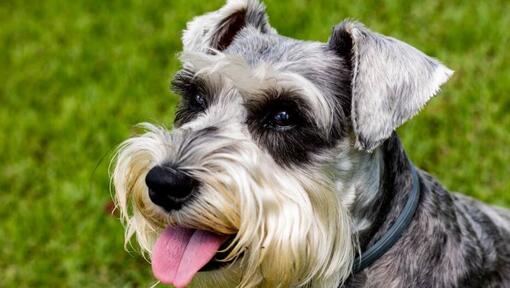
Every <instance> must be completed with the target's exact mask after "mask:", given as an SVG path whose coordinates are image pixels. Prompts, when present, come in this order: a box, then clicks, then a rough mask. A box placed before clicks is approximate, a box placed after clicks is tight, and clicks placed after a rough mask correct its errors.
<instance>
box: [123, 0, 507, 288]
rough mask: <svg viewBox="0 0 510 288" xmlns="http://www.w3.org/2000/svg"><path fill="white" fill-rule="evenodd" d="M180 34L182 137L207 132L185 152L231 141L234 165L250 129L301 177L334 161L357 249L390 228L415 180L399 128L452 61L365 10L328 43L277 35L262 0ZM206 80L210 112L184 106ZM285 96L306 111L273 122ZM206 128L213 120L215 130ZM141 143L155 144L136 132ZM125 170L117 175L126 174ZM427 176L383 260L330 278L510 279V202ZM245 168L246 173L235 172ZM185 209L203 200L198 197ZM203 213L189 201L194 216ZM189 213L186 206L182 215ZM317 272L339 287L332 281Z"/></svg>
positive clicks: (224, 150) (425, 282)
mask: <svg viewBox="0 0 510 288" xmlns="http://www.w3.org/2000/svg"><path fill="white" fill-rule="evenodd" d="M183 46H184V49H183V50H184V53H183V56H182V60H183V68H184V69H183V71H181V72H179V73H178V74H177V75H176V77H175V79H174V84H176V86H177V87H178V90H179V92H180V93H181V94H184V97H183V98H185V101H183V104H182V105H181V108H180V111H179V112H178V114H177V115H178V116H177V118H178V119H176V124H177V127H176V130H178V131H181V133H182V131H183V130H184V131H186V133H188V134H186V133H184V134H182V135H181V134H179V135H181V136H180V137H188V136H186V135H196V136H194V137H190V138H189V139H192V140H193V141H191V140H189V141H188V142H190V141H191V142H193V143H191V142H190V143H191V144H190V143H188V142H186V141H184V140H182V142H183V143H184V142H186V143H188V144H186V145H183V144H179V143H173V144H174V145H177V146H179V147H177V148H176V149H177V150H176V151H181V150H182V151H185V152H186V153H187V154H186V155H187V159H194V160H193V161H192V162H193V165H188V166H189V167H188V168H189V169H190V170H193V169H199V168H200V166H201V165H202V166H203V165H204V164H203V163H202V162H203V161H202V162H201V161H200V160H196V159H195V158H197V159H199V158H200V157H195V158H194V157H193V156H194V155H195V154H196V155H201V156H202V158H207V157H211V156H214V154H215V153H218V154H220V153H221V154H222V155H223V156H225V155H227V154H229V153H230V154H232V155H234V156H233V157H232V159H230V158H229V161H231V162H232V164H231V165H239V163H238V162H236V161H240V160H238V159H236V158H240V156H239V155H243V154H242V153H241V152H243V149H246V148H243V147H244V146H242V145H241V143H246V142H249V144H250V145H251V146H249V147H251V149H252V150H250V151H257V153H258V154H261V155H262V156H265V155H266V154H268V155H270V157H271V158H272V159H271V160H274V163H276V164H275V165H274V166H272V167H274V169H275V170H276V169H278V171H280V169H281V170H283V171H285V173H286V174H285V175H288V177H295V179H298V180H299V179H302V178H303V179H306V178H307V177H310V175H315V174H314V173H320V174H321V175H322V174H325V175H327V177H329V179H328V180H330V181H331V183H333V184H334V185H335V188H332V189H331V190H332V191H330V190H328V191H327V193H330V194H331V193H333V194H331V195H335V196H336V194H334V193H337V194H338V195H339V197H338V198H339V199H341V201H342V205H343V206H345V207H347V208H348V211H349V216H350V217H351V219H350V221H349V225H346V226H350V225H352V229H351V231H352V234H353V235H352V239H355V240H357V244H358V245H359V246H358V248H359V250H360V251H363V250H365V249H366V248H367V247H369V246H370V245H372V244H373V243H375V242H376V241H377V240H378V239H379V238H380V237H381V236H382V235H383V234H384V233H385V232H386V231H387V230H388V228H389V227H390V226H391V225H392V223H393V222H394V220H395V219H396V218H397V217H398V215H399V213H400V211H401V209H402V207H403V206H404V203H405V202H406V200H407V195H408V191H409V190H410V186H411V174H410V167H409V163H410V162H409V160H408V159H407V156H406V154H405V152H404V151H403V148H402V145H401V144H400V141H399V139H398V137H397V135H396V134H395V133H394V130H395V129H396V128H397V127H398V126H400V125H401V124H402V123H404V122H405V121H407V120H409V119H410V118H412V117H413V116H414V115H415V114H417V113H418V112H419V110H420V109H421V108H422V107H423V106H424V105H425V104H426V102H427V101H429V99H430V98H431V97H432V96H434V95H435V94H436V93H437V91H438V90H439V87H440V86H441V85H442V84H443V83H444V82H445V81H446V80H447V79H448V77H449V76H450V75H451V74H452V71H451V70H450V69H448V68H447V67H445V66H443V65H442V64H441V63H439V62H438V61H437V60H434V59H432V58H431V57H429V56H427V55H425V54H424V53H422V52H420V51H418V50H417V49H415V48H413V47H412V46H410V45H408V44H406V43H403V42H401V41H399V40H396V39H393V38H390V37H387V36H383V35H380V34H377V33H374V32H371V31H370V30H368V29H367V28H365V27H364V26H363V25H362V24H359V23H356V22H350V21H347V22H343V23H342V24H340V25H338V26H336V27H335V28H334V30H333V33H332V35H331V37H330V39H329V41H328V43H318V42H310V41H300V40H295V39H291V38H288V37H285V36H281V35H278V34H277V33H276V30H274V29H273V28H271V27H270V26H269V23H268V20H267V16H266V15H265V12H264V6H263V5H262V4H260V3H258V2H257V1H254V0H230V1H228V4H227V5H226V6H225V7H223V8H221V9H220V10H218V11H215V12H211V13H208V14H206V15H203V16H200V17H197V18H195V19H194V20H193V21H192V22H191V23H189V24H188V27H187V30H185V31H184V35H183ZM289 79H290V80H292V81H290V80H289ZM192 82H195V83H192ZM196 83H199V85H198V86H200V87H201V88H199V89H198V90H199V91H202V92H203V91H206V92H203V94H206V95H203V96H204V97H205V99H206V100H207V101H208V103H209V104H208V106H207V107H204V110H203V111H200V112H193V111H187V110H190V109H187V107H186V101H188V102H189V101H190V100H189V99H187V100H186V97H188V98H190V96H195V95H194V94H193V93H195V92H196V91H194V92H193V93H191V94H192V95H186V94H187V93H188V92H187V91H186V90H187V89H189V87H190V86H193V85H194V84H196ZM282 98H285V99H287V100H288V101H294V102H295V103H298V104H299V107H297V108H299V111H298V114H299V115H297V116H300V117H301V118H303V122H304V123H306V124H302V127H301V126H300V127H299V129H293V130H288V131H286V132H281V131H280V132H274V131H269V130H267V129H266V128H265V126H263V125H261V124H260V122H261V118H263V117H261V115H259V114H260V113H261V111H262V112H265V109H266V108H265V106H264V105H266V104H267V103H271V102H272V101H273V102H274V101H278V100H279V99H282ZM188 108H189V107H188ZM293 112H295V111H293ZM262 114H263V113H262ZM197 131H209V132H208V133H205V134H204V135H205V136H207V137H205V136H204V135H202V134H200V133H198V132H197ZM211 131H212V132H214V133H212V132H211ZM173 133H174V134H178V133H177V132H173ZM197 133H198V134H197ZM160 134H162V135H166V134H167V132H166V131H165V132H160ZM151 135H152V134H151ZM232 135H235V137H233V136H232ZM246 135H248V136H246ZM158 137H160V138H164V139H163V140H161V141H160V142H163V143H164V142H165V141H169V142H172V141H173V142H179V141H175V139H174V138H172V137H167V136H165V137H162V136H157V135H156V136H153V137H152V138H158ZM174 137H175V136H174ZM200 137H202V138H201V139H198V138H200ZM236 137H238V138H236ZM142 138H143V137H142ZM152 138H151V139H149V140H151V142H150V143H152V144H151V145H152V146H150V149H146V150H149V151H153V150H156V151H159V150H165V149H169V148H168V147H172V146H171V145H166V146H165V147H166V148H164V149H163V147H159V146H163V145H160V144H154V143H159V142H158V141H154V139H152ZM167 138H168V139H167ZM158 139H159V138H158ZM172 139H173V140H172ZM144 141H145V140H144ZM144 141H140V143H145V142H144ZM221 141H223V142H224V143H223V142H221ZM208 142H211V143H212V142H218V143H219V142H221V143H220V144H221V145H219V146H221V147H220V148H218V149H216V150H214V149H213V150H207V149H208V148H210V147H216V146H214V145H209V146H210V147H208ZM136 143H138V142H136ZM218 143H216V144H218ZM252 144H253V145H252ZM143 145H147V144H137V146H143ZM254 146H255V147H256V148H257V149H254V148H253V147H254ZM158 147H159V148H161V149H156V148H158ZM128 148H131V147H129V146H128ZM259 148H260V150H261V151H263V152H260V151H258V149H259ZM172 149H173V148H172ZM178 149H181V150H178ZM142 150H143V149H142ZM127 151H130V150H127ZM135 151H136V150H135ZM126 153H127V152H126ZM236 153H237V154H236ZM156 154H157V153H156ZM159 154H161V155H165V156H158V157H159V158H161V162H163V161H171V160H174V162H176V163H177V162H178V161H176V159H172V158H171V156H172V155H173V154H172V153H166V154H165V153H159ZM159 154H158V155H159ZM169 155H170V156H169ZM235 155H237V157H236V156H235ZM174 156H175V155H174ZM259 156H260V155H259ZM126 158H127V156H126ZM156 158H157V157H156ZM159 158H158V159H159ZM174 158H176V157H174ZM181 158H182V157H181ZM247 159H248V160H250V161H255V160H257V159H258V158H257V157H247ZM254 159H255V160H254ZM245 161H246V160H245ZM266 162H268V161H266ZM249 163H252V162H249ZM254 163H257V162H256V161H255V162H254ZM271 163H273V162H271ZM241 164H242V163H241ZM258 164H260V163H258ZM262 164H268V163H262ZM250 165H252V166H250V167H251V168H252V169H255V168H256V167H255V166H253V165H255V164H250ZM121 166H122V165H121ZM196 167H199V168H196ZM229 167H230V166H229ZM240 167H241V166H240ZM243 167H244V166H243ZM264 167H265V166H264ZM148 168H150V167H144V169H148ZM235 170H241V171H244V170H243V168H241V169H233V171H235ZM271 171H273V170H271ZM121 172H122V171H121ZM264 172H267V171H264ZM118 174H119V175H121V176H122V175H124V174H123V173H118ZM142 174H143V173H141V175H142ZM121 176H119V178H120V179H121V180H119V181H118V182H120V183H124V182H126V183H128V182H129V181H124V180H123V178H122V177H121ZM207 176H208V178H214V175H207ZM234 176H235V175H234ZM419 178H420V185H421V198H420V203H419V206H418V209H417V211H416V214H415V216H414V218H413V221H412V223H411V224H410V226H409V228H408V229H407V230H406V231H405V232H404V234H403V236H402V237H401V238H400V240H398V242H397V243H396V244H395V245H394V246H393V247H392V248H391V249H390V250H389V251H388V252H387V253H386V254H385V255H383V256H382V257H381V258H379V259H378V260H377V261H376V262H375V263H374V264H373V265H371V266H370V267H368V268H366V269H364V270H362V271H360V272H358V273H356V274H353V275H350V278H348V279H347V281H346V282H344V283H342V281H343V280H345V278H346V277H347V276H348V275H349V271H350V270H347V273H344V274H345V275H347V276H345V277H344V275H342V277H343V278H342V277H338V279H336V280H335V281H336V282H334V283H333V285H335V286H336V285H340V286H341V287H353V288H354V287H356V288H357V287H510V212H508V211H507V210H503V209H500V208H493V207H490V206H488V205H485V204H483V203H480V202H478V201H476V200H473V199H470V198H468V197H465V196H460V195H457V194H451V193H448V192H447V191H446V190H445V189H444V188H443V187H442V186H441V185H440V184H439V183H438V182H437V181H436V180H435V179H434V178H433V177H432V176H430V175H429V174H427V173H426V172H424V171H419ZM285 179H287V178H285ZM293 179H294V178H291V179H289V180H293ZM235 181H241V180H239V179H234V178H233V179H231V181H230V182H235ZM241 184H243V183H241ZM331 186H333V185H331ZM328 187H329V186H328ZM285 192H289V191H285ZM290 192H292V191H290ZM289 194H292V193H289ZM121 197H123V196H122V195H121ZM196 197H197V199H200V197H202V195H200V194H199V195H197V196H196ZM218 197H220V195H218ZM122 199H124V198H122ZM197 202H200V201H197ZM203 203H206V204H207V203H209V202H207V201H205V202H203ZM211 203H212V202H211ZM215 203H216V202H215ZM320 203H322V202H320ZM208 207H209V208H208V209H209V210H211V209H213V208H214V209H220V208H222V207H213V208H211V207H210V206H208ZM185 209H197V211H200V210H199V207H198V206H197V207H194V206H193V204H190V205H189V207H187V208H185ZM124 210H127V209H124ZM190 211H191V210H190ZM314 211H316V210H314ZM220 212H221V211H216V213H215V214H216V215H221V213H220ZM321 212H323V211H319V212H317V211H316V212H315V213H317V214H320V213H321ZM329 212H331V211H329ZM340 212H341V211H337V210H334V213H337V214H340ZM175 213H176V214H178V213H180V212H175ZM202 214H203V213H202ZM202 214H200V213H193V214H191V213H190V214H185V215H186V216H188V217H189V219H191V220H194V219H195V218H193V217H194V216H195V215H202ZM346 214H347V213H346ZM189 215H192V216H189ZM332 218H335V217H332ZM189 219H188V218H186V217H184V216H182V217H181V218H179V219H178V220H179V221H181V222H186V221H187V220H189ZM137 233H138V231H137ZM141 234H143V231H142V233H141ZM349 234H350V233H349ZM327 235H333V234H327ZM334 235H340V234H334ZM301 236H302V235H301ZM314 236H316V235H314ZM349 236H351V235H349ZM294 237H296V235H294ZM147 246H148V245H147ZM321 248H322V250H321V251H329V250H324V247H321ZM338 249H342V247H338ZM333 251H337V250H333ZM312 252H313V251H312ZM328 253H329V252H328ZM328 255H329V254H328ZM331 259H333V258H331ZM347 262H349V261H346V263H347ZM351 262H352V261H351ZM310 263H315V262H310ZM294 264H295V262H294ZM349 264H351V263H350V262H349ZM317 266H319V265H317ZM324 266H325V267H333V266H332V265H329V266H328V265H324ZM347 268H348V269H350V266H348V267H347ZM298 276H299V275H298ZM298 278H299V277H298ZM328 279H329V278H328ZM331 279H333V278H331ZM259 280H260V279H259ZM260 281H262V280H260ZM206 283H208V282H207V281H206ZM261 283H262V282H261ZM320 283H329V284H328V287H333V286H331V282H320ZM245 284H246V283H245ZM304 284H306V285H308V286H314V284H313V283H304ZM300 285H301V284H300ZM322 285H325V284H322ZM321 287H322V286H321Z"/></svg>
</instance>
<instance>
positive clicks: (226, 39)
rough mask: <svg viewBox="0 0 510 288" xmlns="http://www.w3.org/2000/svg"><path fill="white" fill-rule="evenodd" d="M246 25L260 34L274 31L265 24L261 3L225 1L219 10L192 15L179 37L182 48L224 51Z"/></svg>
mask: <svg viewBox="0 0 510 288" xmlns="http://www.w3.org/2000/svg"><path fill="white" fill-rule="evenodd" d="M247 26H250V27H253V28H255V29H257V30H258V31H260V32H261V33H276V30H274V29H273V28H272V27H271V26H270V25H269V21H268V20H267V15H266V10H265V6H264V5H263V4H262V3H260V2H258V1H257V0H228V1H227V3H226V4H225V6H223V7H222V8H220V9H219V10H217V11H213V12H210V13H207V14H205V15H202V16H198V17H195V18H193V20H191V21H190V22H188V24H187V28H186V30H184V32H183V36H182V44H183V50H184V51H193V52H209V51H210V49H214V50H219V51H222V50H225V49H226V48H227V47H228V46H229V45H230V44H231V43H232V41H233V40H234V38H235V37H236V35H237V34H238V33H239V32H240V31H241V30H242V29H243V28H245V27H247Z"/></svg>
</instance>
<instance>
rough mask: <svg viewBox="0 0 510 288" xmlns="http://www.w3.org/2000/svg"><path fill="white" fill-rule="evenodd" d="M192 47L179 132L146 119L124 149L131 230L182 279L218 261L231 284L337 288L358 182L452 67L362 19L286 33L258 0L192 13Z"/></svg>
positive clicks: (177, 81) (181, 78)
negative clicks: (299, 34)
mask: <svg viewBox="0 0 510 288" xmlns="http://www.w3.org/2000/svg"><path fill="white" fill-rule="evenodd" d="M183 47H184V49H183V52H182V53H181V56H180V57H181V60H182V69H181V70H180V71H179V72H177V74H176V75H175V77H174V79H173V87H174V89H175V91H177V92H178V94H180V95H181V97H182V101H181V104H180V107H179V110H178V112H177V114H176V118H175V128H174V129H173V130H172V131H168V130H166V129H164V128H161V127H156V126H152V125H148V124H146V125H145V127H146V128H147V130H148V131H147V132H146V133H145V134H143V135H141V136H138V137H134V138H131V139H128V140H127V141H125V142H124V143H123V144H122V145H121V147H120V149H119V152H118V156H117V163H116V167H115V171H114V175H113V180H114V185H115V190H116V202H117V205H118V207H119V209H120V212H121V214H122V216H123V218H124V219H125V221H126V224H127V227H126V229H127V230H126V231H127V232H126V233H127V234H126V239H127V240H129V239H130V238H131V236H133V235H136V238H137V240H138V242H139V244H140V246H141V247H142V248H143V249H144V250H146V251H147V252H149V254H150V255H151V258H152V262H153V270H154V272H155V274H156V276H157V277H158V278H159V279H160V280H162V281H163V282H165V283H173V284H174V285H176V286H184V285H186V284H187V283H189V282H190V281H191V278H192V277H193V276H194V275H195V274H196V272H197V271H199V270H208V269H209V268H212V267H213V266H219V267H216V268H215V269H213V271H211V272H207V273H203V274H205V275H206V276H210V277H207V284H209V285H213V284H215V285H220V286H221V287H224V286H225V285H227V284H228V285H230V284H233V285H240V286H246V287H248V286H249V287H251V286H257V285H263V286H268V287H277V286H280V287H289V286H298V285H304V284H310V285H312V286H315V285H317V286H321V287H330V286H331V287H333V286H335V285H338V283H340V282H342V281H343V280H345V279H346V278H347V277H348V275H349V274H350V271H351V265H352V259H353V257H354V253H355V244H354V243H355V241H354V240H355V239H354V237H353V236H352V235H353V233H352V231H351V228H352V227H351V226H352V221H351V220H352V219H351V216H350V213H349V205H350V204H349V203H350V202H349V201H351V202H352V199H350V200H348V199H346V198H349V197H347V196H346V192H345V191H343V189H346V188H345V187H347V186H348V185H347V184H346V183H347V182H349V180H350V178H351V177H354V176H353V175H355V174H356V173H357V172H356V171H355V170H356V169H359V167H360V165H359V163H360V162H363V161H365V160H364V159H368V158H370V157H372V156H373V155H374V154H376V153H374V152H373V150H376V149H377V147H378V146H379V145H380V144H381V143H382V142H383V141H384V140H385V139H387V138H388V137H389V136H390V135H391V133H392V131H394V130H395V129H396V128H397V127H398V126H399V125H401V124H402V123H403V122H405V121H406V120H408V119H409V118H411V117H412V116H413V115H415V114H416V113H417V112H418V111H419V109H420V108H421V107H422V106H423V105H424V104H425V103H426V102H427V101H428V100H429V99H430V98H431V97H432V96H433V95H434V94H435V93H436V92H437V91H438V89H439V86H440V85H441V84H442V83H444V82H445V81H446V80H447V78H448V77H449V75H450V74H451V71H450V70H449V69H447V68H446V67H444V66H443V65H441V64H440V63H439V62H437V61H436V60H434V59H431V58H429V57H427V56H426V55H424V54H423V53H421V52H419V51H418V50H416V49H415V48H413V47H411V46H409V45H407V44H405V43H402V42H400V41H398V40H395V39H393V38H389V37H385V36H382V35H379V34H376V33H373V32H371V31H369V30H368V29H366V28H365V27H363V26H362V25H361V24H359V23H355V22H349V21H347V22H344V23H342V24H340V25H338V26H336V27H335V29H334V30H333V33H332V35H331V37H330V39H329V41H328V43H318V42H308V41H300V40H295V39H290V38H287V37H284V36H280V35H278V34H277V32H276V30H275V29H273V28H272V27H271V26H270V25H269V23H268V20H267V16H266V14H265V11H264V7H263V6H262V5H261V4H260V3H258V2H256V1H251V0H232V1H228V2H227V4H226V5H225V6H224V7H223V8H221V9H220V10H218V11H215V12H212V13H209V14H206V15H203V16H200V17H197V18H195V19H193V20H192V21H191V22H190V23H189V24H188V27H187V29H186V30H185V31H184V35H183ZM130 203H132V205H130ZM351 204H352V203H351ZM218 251H220V252H218ZM211 259H213V260H211ZM214 262H216V263H214ZM218 263H220V265H217V264H218ZM221 263H223V264H221ZM215 264H216V265H215ZM222 285H223V286H222Z"/></svg>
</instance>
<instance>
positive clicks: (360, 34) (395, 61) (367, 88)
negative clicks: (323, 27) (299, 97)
mask: <svg viewBox="0 0 510 288" xmlns="http://www.w3.org/2000/svg"><path fill="white" fill-rule="evenodd" d="M328 44H329V46H330V47H331V48H332V49H334V50H335V51H337V52H338V53H339V54H340V55H341V56H342V57H343V58H344V59H346V60H347V62H348V64H349V65H348V66H349V67H350V69H351V73H352V82H351V89H352V91H351V94H352V99H351V105H352V106H351V120H352V125H353V129H354V133H355V135H356V147H357V148H359V149H363V150H367V151H372V150H373V149H375V148H376V147H377V146H378V145H379V144H381V143H382V142H383V141H384V140H385V139H387V138H388V137H390V136H391V133H392V132H393V131H394V130H395V129H396V128H397V127H399V126H400V125H401V124H403V123H404V122H405V121H407V120H409V119H410V118H411V117H413V116H414V115H415V114H416V113H418V112H419V110H420V109H421V108H422V107H423V106H424V105H425V103H427V102H428V100H429V99H430V98H432V96H434V95H435V94H436V93H437V92H438V91H439V87H440V86H441V85H442V84H443V83H445V82H446V81H447V80H448V78H449V77H450V76H451V75H452V74H453V71H452V70H450V69H448V68H447V67H445V66H444V65H442V64H441V63H440V62H439V61H437V60H435V59H433V58H431V57H428V56H427V55H425V54H424V53H422V52H421V51H419V50H417V49H415V48H414V47H412V46H410V45H408V44H406V43H404V42H401V41H399V40H397V39H394V38H391V37H386V36H384V35H381V34H377V33H374V32H372V31H370V30H368V29H367V28H365V27H364V26H363V25H362V24H360V23H356V22H351V21H345V22H343V23H341V24H340V25H338V26H336V27H335V28H334V30H333V34H332V35H331V37H330V39H329V43H328Z"/></svg>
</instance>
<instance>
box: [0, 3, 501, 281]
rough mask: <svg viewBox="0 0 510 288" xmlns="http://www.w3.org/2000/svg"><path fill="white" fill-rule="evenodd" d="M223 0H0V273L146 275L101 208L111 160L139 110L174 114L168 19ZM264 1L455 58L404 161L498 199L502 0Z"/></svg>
mask: <svg viewBox="0 0 510 288" xmlns="http://www.w3.org/2000/svg"><path fill="white" fill-rule="evenodd" d="M222 2H223V1H220V0H211V1H201V0H186V1H185V0H173V1H162V0H154V1H141V0H133V1H127V0H126V1H120V0H111V1H101V0H95V1H94V0H89V1H65V0H46V1H37V2H32V1H22V0H2V1H1V2H0V79H1V80H2V81H1V85H0V131H1V132H0V151H1V153H0V163H1V164H0V219H1V220H0V271H2V273H1V274H2V276H1V277H0V286H1V287H138V286H141V287H147V286H149V285H151V284H152V283H154V280H153V278H152V276H151V272H150V268H149V266H148V265H147V263H146V262H145V260H143V258H141V257H140V256H139V255H137V254H136V253H130V254H129V253H126V252H125V251H124V250H123V236H122V234H123V230H122V227H121V225H120V224H119V222H118V220H117V219H116V218H115V217H112V216H110V215H109V214H108V213H107V212H106V210H107V209H106V208H105V205H107V203H108V201H109V200H110V190H109V178H108V164H109V161H110V157H111V153H112V150H113V149H114V147H115V146H116V145H117V144H119V143H120V142H121V141H122V140H124V139H125V138H127V137H128V136H130V135H132V134H133V133H134V130H133V126H134V125H135V124H136V123H139V122H143V121H151V122H156V123H164V124H166V125H170V124H171V122H172V117H173V116H172V115H173V113H174V109H175V105H176V103H177V101H178V99H177V97H176V96H175V95H172V94H171V93H170V92H169V89H168V83H169V79H170V77H171V75H172V73H173V72H174V71H175V70H176V69H177V67H178V62H177V60H176V57H175V53H176V52H177V51H179V50H180V48H181V44H180V33H181V30H182V29H183V27H184V25H185V23H186V21H187V20H189V19H190V18H191V17H192V16H194V15H199V14H201V13H203V12H205V11H208V10H213V9H216V8H218V7H219V6H220V5H221V3H222ZM285 2H287V1H285ZM267 5H268V12H269V15H270V17H271V22H272V24H273V26H274V27H276V28H277V29H278V31H279V32H280V33H282V34H285V35H288V36H292V37H296V38H300V39H314V40H320V41H325V40H326V39H327V38H328V36H329V32H330V28H331V27H332V25H333V24H335V23H338V22H339V21H341V20H342V19H344V18H347V17H351V18H355V19H358V20H360V21H362V22H364V23H365V24H366V25H367V26H369V27H370V28H372V29H373V30H376V31H379V32H381V33H384V34H389V35H392V36H394V37H397V38H400V39H402V40H404V41H406V42H408V43H411V44H412V45H414V46H416V47H419V48H420V49H421V50H423V51H425V52H426V53H428V54H430V55H434V56H435V57H437V58H439V59H441V60H443V61H444V62H445V63H446V64H447V65H448V66H449V67H451V68H453V69H454V70H456V74H455V75H454V77H453V78H452V79H451V80H450V81H449V83H448V84H447V85H446V86H445V87H444V89H443V91H442V92H441V93H440V96H438V97H437V98H435V99H434V100H433V101H431V103H430V104H429V105H428V106H427V107H426V108H425V109H424V110H423V111H422V113H421V114H420V115H419V116H417V117H416V118H414V119H413V120H412V121H411V122H409V123H408V124H406V125H405V126H404V127H403V128H401V129H400V130H399V133H400V135H401V136H402V138H403V141H404V143H405V146H406V147H407V151H408V153H409V154H410V155H411V158H412V159H413V160H414V162H415V163H416V164H418V165H419V166H421V167H422V168H424V169H426V170H428V171H430V172H431V173H433V174H434V175H436V176H438V177H439V179H441V181H442V182H443V184H445V186H447V187H448V188H450V189H452V190H455V191H462V192H464V193H466V194H469V195H472V196H474V197H477V198H480V199H482V200H484V201H487V202H490V203H494V204H498V205H504V206H510V193H509V192H510V179H509V175H510V165H509V163H510V150H509V147H510V113H508V111H510V97H509V92H510V55H509V53H508V47H510V30H509V29H508V27H510V14H509V13H503V11H509V10H510V2H508V1H505V0H494V1H405V0H386V1H368V0H364V1H356V2H352V1H325V0H324V1H318V0H315V1H311V0H296V1H288V3H284V1H277V0H272V1H269V0H268V1H267Z"/></svg>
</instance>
